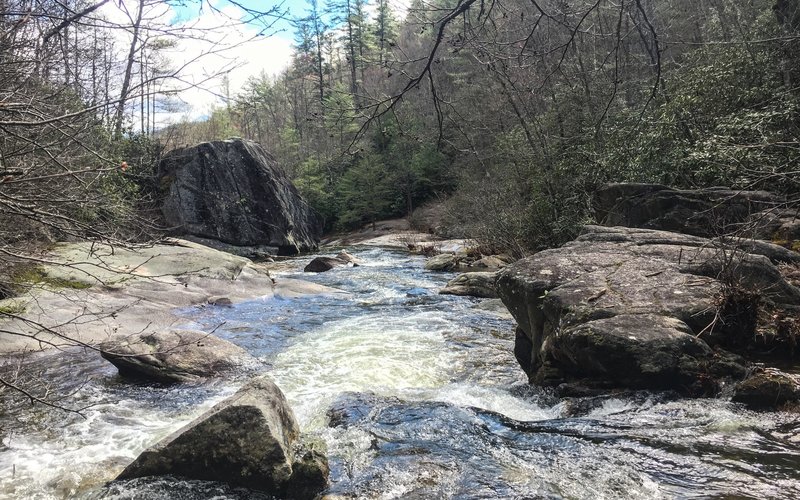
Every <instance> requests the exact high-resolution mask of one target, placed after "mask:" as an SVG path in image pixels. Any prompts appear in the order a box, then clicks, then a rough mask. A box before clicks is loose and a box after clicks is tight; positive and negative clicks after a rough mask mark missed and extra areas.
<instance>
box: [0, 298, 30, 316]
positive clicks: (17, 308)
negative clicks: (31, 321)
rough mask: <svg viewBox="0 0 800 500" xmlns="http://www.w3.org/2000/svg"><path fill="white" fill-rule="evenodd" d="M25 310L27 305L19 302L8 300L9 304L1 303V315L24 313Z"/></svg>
mask: <svg viewBox="0 0 800 500" xmlns="http://www.w3.org/2000/svg"><path fill="white" fill-rule="evenodd" d="M24 312H25V306H24V305H22V304H20V303H18V302H12V301H8V303H7V304H0V316H3V315H4V314H22V313H24Z"/></svg>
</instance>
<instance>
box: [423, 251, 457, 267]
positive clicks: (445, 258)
mask: <svg viewBox="0 0 800 500" xmlns="http://www.w3.org/2000/svg"><path fill="white" fill-rule="evenodd" d="M457 266H458V259H457V258H456V256H455V254H452V253H440V254H439V255H434V256H433V257H431V258H429V259H428V260H426V261H425V269H427V270H428V271H452V270H454V269H455V268H456V267H457Z"/></svg>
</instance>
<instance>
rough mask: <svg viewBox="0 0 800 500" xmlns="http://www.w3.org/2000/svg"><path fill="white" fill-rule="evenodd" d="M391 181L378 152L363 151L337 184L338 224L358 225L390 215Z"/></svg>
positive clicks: (342, 225) (392, 210)
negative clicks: (364, 152) (363, 153)
mask: <svg viewBox="0 0 800 500" xmlns="http://www.w3.org/2000/svg"><path fill="white" fill-rule="evenodd" d="M393 184H394V183H393V182H392V178H391V176H389V175H387V172H386V167H385V165H384V164H383V162H382V159H381V157H380V156H379V155H377V154H375V153H367V154H365V155H363V156H362V157H361V158H359V159H358V160H357V161H356V162H355V163H354V164H353V166H352V167H351V168H350V169H348V171H347V172H346V173H345V174H344V176H343V177H342V179H341V182H339V184H338V185H337V189H336V192H337V197H336V198H337V201H338V203H339V211H338V213H339V218H338V225H339V227H340V228H343V229H346V228H353V227H358V226H360V225H362V224H364V223H375V222H376V221H378V220H380V219H382V218H386V217H388V216H391V215H394V213H396V208H395V207H396V204H397V203H396V200H395V199H393V196H392V195H393V193H394V192H395V191H394V187H393Z"/></svg>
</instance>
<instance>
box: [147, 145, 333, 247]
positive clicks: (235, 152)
mask: <svg viewBox="0 0 800 500" xmlns="http://www.w3.org/2000/svg"><path fill="white" fill-rule="evenodd" d="M158 179H159V181H160V183H161V187H162V189H163V190H164V192H165V194H164V199H163V204H162V208H161V209H162V212H163V214H164V218H165V219H166V222H167V224H169V225H170V226H172V227H173V228H174V231H175V232H176V233H178V234H184V235H187V234H188V235H193V236H197V237H201V238H210V239H213V240H219V241H221V242H224V243H228V244H231V245H236V246H259V245H260V246H267V247H276V248H277V249H278V253H280V254H282V255H292V254H296V253H298V252H300V251H307V250H312V249H315V248H316V247H317V243H318V242H319V237H320V234H321V225H320V223H319V221H318V219H317V217H316V216H315V214H314V213H313V212H312V210H311V209H310V208H309V206H308V205H307V204H306V203H305V201H303V199H302V198H301V197H300V194H299V193H298V192H297V189H296V188H295V187H294V185H293V184H292V183H291V181H290V180H289V178H288V176H287V175H286V173H285V172H284V171H283V170H282V169H281V168H280V166H279V165H278V163H277V161H276V160H275V159H274V158H273V157H272V156H271V155H270V154H269V153H267V152H266V151H264V150H263V149H262V148H261V146H259V145H258V144H256V143H254V142H250V141H245V140H242V139H232V140H228V141H214V142H204V143H202V144H198V145H196V146H192V147H187V148H181V149H176V150H173V151H170V152H169V153H167V154H166V155H165V156H164V158H163V159H162V160H161V163H160V164H159V167H158Z"/></svg>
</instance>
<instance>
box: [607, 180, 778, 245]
mask: <svg viewBox="0 0 800 500" xmlns="http://www.w3.org/2000/svg"><path fill="white" fill-rule="evenodd" d="M784 202H785V200H784V199H782V198H781V197H779V196H777V195H775V194H772V193H768V192H766V191H739V190H732V189H728V188H706V189H697V190H688V189H683V190H681V189H673V188H669V187H667V186H662V185H659V184H629V183H624V184H609V185H607V186H605V187H603V188H601V189H599V190H598V191H597V192H596V193H595V196H594V209H595V214H596V218H597V220H598V221H599V222H601V223H602V224H603V225H606V226H626V227H639V228H647V229H659V230H665V231H675V232H678V233H685V234H691V235H695V236H705V237H711V236H717V235H720V234H726V233H728V232H730V231H732V230H736V229H737V228H739V225H740V224H741V223H742V222H744V221H746V220H747V219H748V217H749V216H750V215H751V214H754V213H756V212H759V211H762V210H767V209H770V208H775V207H777V206H779V205H781V204H782V203H784Z"/></svg>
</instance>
